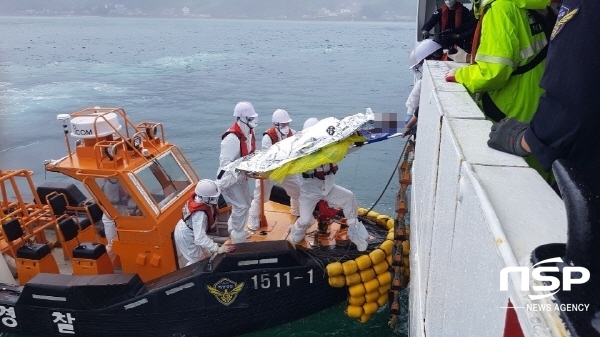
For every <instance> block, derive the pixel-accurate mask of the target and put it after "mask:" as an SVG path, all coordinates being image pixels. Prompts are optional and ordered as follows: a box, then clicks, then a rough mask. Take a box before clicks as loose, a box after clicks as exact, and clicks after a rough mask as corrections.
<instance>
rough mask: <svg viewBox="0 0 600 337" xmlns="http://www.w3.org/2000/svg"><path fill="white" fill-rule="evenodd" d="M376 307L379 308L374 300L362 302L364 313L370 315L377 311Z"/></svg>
mask: <svg viewBox="0 0 600 337" xmlns="http://www.w3.org/2000/svg"><path fill="white" fill-rule="evenodd" d="M377 298H379V296H377ZM378 308H379V305H378V304H377V302H376V301H373V302H367V303H365V304H363V312H364V315H368V316H371V315H373V314H374V313H375V312H376V311H377V309H378Z"/></svg>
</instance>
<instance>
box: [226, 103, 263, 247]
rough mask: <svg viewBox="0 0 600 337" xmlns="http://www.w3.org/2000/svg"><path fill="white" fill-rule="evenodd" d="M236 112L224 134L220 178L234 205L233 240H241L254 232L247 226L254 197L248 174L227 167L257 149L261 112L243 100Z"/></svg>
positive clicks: (229, 225) (230, 201)
mask: <svg viewBox="0 0 600 337" xmlns="http://www.w3.org/2000/svg"><path fill="white" fill-rule="evenodd" d="M233 116H234V117H236V121H235V122H234V123H233V125H232V126H231V127H230V128H229V129H227V131H225V133H224V134H223V136H221V139H222V140H221V154H220V156H219V172H218V174H217V181H216V182H217V185H219V188H220V189H221V193H223V197H225V200H226V201H227V202H228V203H229V204H230V205H231V206H232V211H231V216H230V217H229V221H228V222H227V226H228V230H229V236H230V237H231V242H232V243H241V242H244V241H246V238H247V237H248V236H249V235H250V233H249V232H246V230H245V229H244V225H245V223H246V219H247V218H248V209H249V208H250V202H251V201H252V196H251V195H250V190H249V189H248V177H247V176H246V175H245V174H244V173H240V172H230V171H227V172H226V171H224V168H225V166H227V165H228V164H229V163H231V162H233V161H235V160H236V159H238V158H241V157H244V156H247V155H249V154H251V153H254V151H255V150H256V140H255V137H254V128H255V127H256V125H257V124H258V114H257V113H256V112H255V111H254V107H253V106H252V104H250V103H249V102H239V103H238V104H236V106H235V109H234V110H233Z"/></svg>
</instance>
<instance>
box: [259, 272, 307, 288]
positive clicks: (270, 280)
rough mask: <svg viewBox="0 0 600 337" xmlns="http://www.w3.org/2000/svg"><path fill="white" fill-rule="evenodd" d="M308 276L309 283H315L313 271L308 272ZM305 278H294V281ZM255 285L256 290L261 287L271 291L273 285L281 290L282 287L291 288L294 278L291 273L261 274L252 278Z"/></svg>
mask: <svg viewBox="0 0 600 337" xmlns="http://www.w3.org/2000/svg"><path fill="white" fill-rule="evenodd" d="M306 273H307V274H308V275H307V276H306V277H308V282H309V283H313V270H312V269H311V270H309V271H307V272H306ZM303 278H304V277H302V276H294V277H293V279H294V280H300V279H303ZM250 279H251V280H252V281H253V283H254V289H258V287H259V285H260V287H261V288H262V289H269V288H271V285H272V284H273V286H274V287H276V288H281V287H289V286H290V285H291V283H292V277H291V276H290V272H289V271H288V272H287V273H283V274H281V273H277V274H275V275H271V274H260V276H259V275H254V276H252V277H251V278H250Z"/></svg>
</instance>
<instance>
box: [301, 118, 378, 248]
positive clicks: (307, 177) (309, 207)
mask: <svg viewBox="0 0 600 337" xmlns="http://www.w3.org/2000/svg"><path fill="white" fill-rule="evenodd" d="M318 121H319V120H318V119H316V118H314V117H312V118H309V119H307V120H306V122H304V128H303V129H307V128H309V127H311V126H313V125H315V124H316V123H317V122H318ZM336 172H337V165H335V164H334V163H331V164H325V165H321V166H319V167H317V168H315V169H314V170H310V171H307V172H304V173H302V178H301V179H300V180H301V183H300V199H299V201H300V217H299V218H298V219H297V220H296V222H295V223H294V225H292V228H291V231H290V235H289V238H290V241H291V242H292V243H293V244H299V243H300V242H301V241H302V240H304V235H305V234H306V230H307V229H308V228H309V227H310V226H311V225H312V224H313V223H314V217H313V211H314V209H315V206H316V205H317V203H318V202H319V200H325V201H327V202H328V203H330V204H335V205H339V206H341V207H342V208H343V210H344V216H345V217H346V219H347V220H348V237H349V238H350V240H351V241H352V242H354V244H356V247H357V248H358V250H359V251H364V250H366V249H367V239H368V238H369V233H368V232H367V229H366V228H365V226H364V225H363V224H362V222H360V221H358V219H357V214H356V213H357V210H358V203H357V202H356V198H355V197H354V193H352V192H351V191H349V190H347V189H345V188H343V187H341V186H338V185H336V184H335V173H336Z"/></svg>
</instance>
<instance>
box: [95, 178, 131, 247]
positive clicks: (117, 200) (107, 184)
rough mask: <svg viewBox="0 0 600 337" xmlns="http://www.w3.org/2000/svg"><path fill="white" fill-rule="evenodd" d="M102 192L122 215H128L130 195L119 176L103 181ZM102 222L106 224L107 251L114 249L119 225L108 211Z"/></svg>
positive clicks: (103, 215)
mask: <svg viewBox="0 0 600 337" xmlns="http://www.w3.org/2000/svg"><path fill="white" fill-rule="evenodd" d="M101 188H102V192H104V195H106V198H107V199H108V200H109V201H110V203H111V204H112V205H113V206H114V208H115V209H116V210H117V212H119V214H120V215H128V211H127V205H128V201H129V199H130V198H129V195H128V194H127V192H126V191H125V189H124V188H123V185H121V182H120V181H119V179H117V178H108V179H105V180H104V182H103V183H102V186H101ZM102 223H103V224H104V236H105V237H106V241H107V244H106V251H108V252H110V251H111V250H112V242H113V240H114V239H116V238H117V226H116V224H115V220H113V218H111V217H110V216H109V215H108V214H107V213H106V212H104V213H103V214H102Z"/></svg>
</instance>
